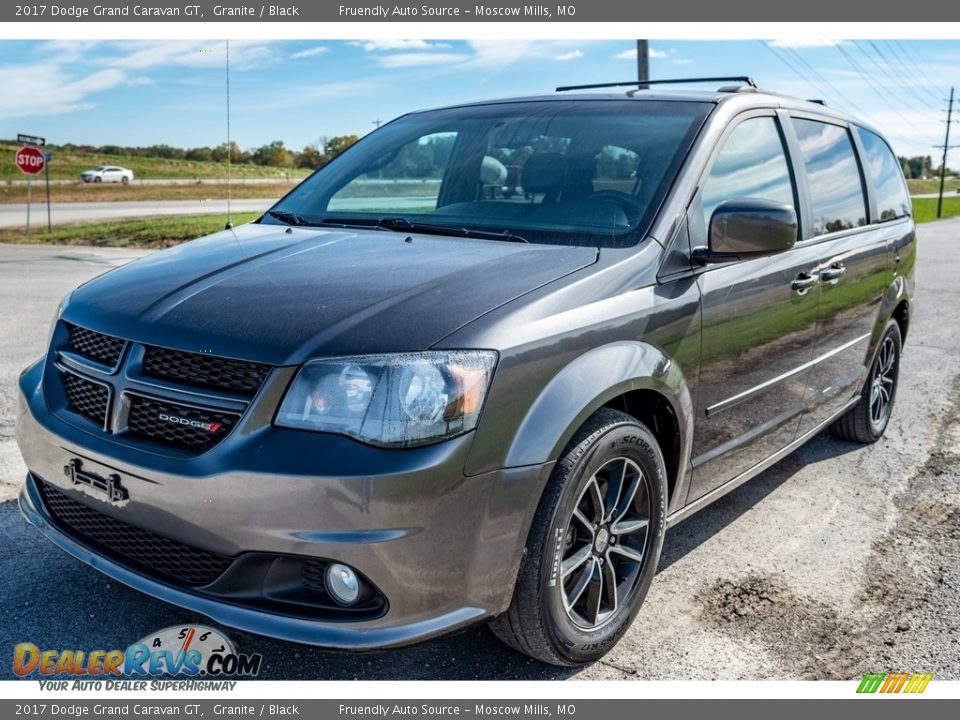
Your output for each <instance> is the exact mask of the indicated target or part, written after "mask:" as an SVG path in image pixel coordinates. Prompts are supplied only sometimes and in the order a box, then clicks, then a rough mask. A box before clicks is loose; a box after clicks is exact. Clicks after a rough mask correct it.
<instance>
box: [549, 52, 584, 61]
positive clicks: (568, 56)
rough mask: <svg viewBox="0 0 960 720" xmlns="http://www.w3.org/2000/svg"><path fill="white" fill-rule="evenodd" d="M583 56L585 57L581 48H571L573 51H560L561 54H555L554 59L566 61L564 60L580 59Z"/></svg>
mask: <svg viewBox="0 0 960 720" xmlns="http://www.w3.org/2000/svg"><path fill="white" fill-rule="evenodd" d="M582 57H583V53H582V52H580V51H579V50H571V51H569V52H563V53H560V54H559V55H554V56H553V59H554V60H560V61H564V60H579V59H580V58H582Z"/></svg>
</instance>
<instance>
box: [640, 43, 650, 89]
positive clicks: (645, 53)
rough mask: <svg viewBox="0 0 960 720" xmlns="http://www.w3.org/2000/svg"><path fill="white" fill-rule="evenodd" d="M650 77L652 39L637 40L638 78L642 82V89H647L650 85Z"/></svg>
mask: <svg viewBox="0 0 960 720" xmlns="http://www.w3.org/2000/svg"><path fill="white" fill-rule="evenodd" d="M649 79H650V41H649V40H637V80H638V81H639V83H640V89H641V90H646V89H647V88H649V87H650V86H649V85H647V80H649Z"/></svg>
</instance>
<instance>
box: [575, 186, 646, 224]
mask: <svg viewBox="0 0 960 720" xmlns="http://www.w3.org/2000/svg"><path fill="white" fill-rule="evenodd" d="M587 200H604V201H606V202H610V203H613V204H614V205H617V206H619V207H621V208H623V211H624V214H625V215H626V216H627V221H628V222H629V223H630V224H631V225H633V224H634V223H636V222H637V221H639V220H640V216H641V215H642V214H643V210H644V206H643V203H641V202H640V199H639V198H637V196H636V195H631V194H630V193H625V192H622V191H621V190H610V189H607V190H597V191H596V192H595V193H590V194H589V195H587Z"/></svg>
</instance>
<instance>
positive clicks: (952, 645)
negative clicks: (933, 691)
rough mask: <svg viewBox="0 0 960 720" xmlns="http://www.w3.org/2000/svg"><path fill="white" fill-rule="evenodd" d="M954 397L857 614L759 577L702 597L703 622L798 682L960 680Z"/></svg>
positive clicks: (876, 549) (959, 459)
mask: <svg viewBox="0 0 960 720" xmlns="http://www.w3.org/2000/svg"><path fill="white" fill-rule="evenodd" d="M951 399H952V402H951V406H950V410H949V411H948V412H947V413H946V414H945V415H944V416H943V419H942V420H941V422H940V423H939V427H938V428H937V430H936V434H937V441H936V442H935V443H934V448H935V449H934V450H933V451H932V452H931V453H930V455H929V456H928V458H927V460H926V462H925V463H924V464H923V465H922V466H921V467H919V468H918V469H917V470H916V471H915V472H914V473H913V475H912V476H911V477H910V479H909V481H908V483H907V485H906V487H905V489H904V491H903V492H901V493H899V494H898V495H897V496H896V498H894V500H893V502H894V506H895V508H896V511H897V519H896V521H895V523H894V525H893V527H892V528H891V530H890V531H889V532H888V533H886V534H885V535H884V536H883V537H881V538H879V539H877V540H876V541H875V542H874V543H873V544H872V547H871V552H870V554H869V556H868V557H867V558H865V568H866V570H867V572H866V577H867V582H866V583H865V585H864V586H863V588H862V589H861V592H860V593H859V595H858V599H859V601H860V603H859V605H858V606H857V607H856V609H855V611H853V612H850V611H847V612H846V613H845V614H841V612H839V611H838V610H837V609H835V608H833V607H830V606H828V605H826V604H824V603H823V602H821V601H820V600H818V599H817V598H814V597H800V596H798V595H796V594H795V593H794V592H793V591H791V589H790V588H789V587H787V586H786V585H785V584H784V583H783V582H782V581H781V580H779V579H778V578H776V577H774V576H770V575H764V574H757V573H754V574H750V575H747V576H745V577H741V578H737V579H725V580H723V581H720V582H718V583H716V584H714V585H713V586H712V587H711V588H708V589H707V590H705V591H704V592H703V593H701V594H700V596H698V598H697V600H698V606H699V608H700V612H699V618H698V619H699V622H700V623H701V624H703V625H706V626H708V627H711V628H715V629H718V630H720V631H722V632H724V634H727V635H731V636H733V637H735V638H737V639H738V640H742V641H743V642H747V643H754V644H761V645H762V646H763V647H764V649H765V650H766V651H767V652H769V653H771V654H772V655H774V656H776V657H777V658H778V659H780V660H781V661H782V663H783V665H784V668H785V670H787V671H788V672H789V673H791V674H795V675H796V676H798V677H803V678H808V679H831V678H833V679H851V678H855V677H857V676H859V675H860V674H862V673H865V672H888V671H893V670H905V671H915V672H919V671H928V672H933V673H934V675H935V677H937V678H939V679H958V678H960V676H958V669H957V658H958V657H960V629H958V627H957V623H956V618H957V617H960V448H958V447H956V445H957V441H956V437H957V435H958V430H960V378H958V379H957V381H956V382H955V383H954V390H953V392H952V394H951ZM891 472H894V470H891Z"/></svg>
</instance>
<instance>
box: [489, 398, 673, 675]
mask: <svg viewBox="0 0 960 720" xmlns="http://www.w3.org/2000/svg"><path fill="white" fill-rule="evenodd" d="M666 516H667V480H666V466H665V464H664V460H663V455H662V453H661V452H660V448H659V447H658V445H657V441H656V440H655V439H654V437H653V434H652V433H651V432H650V431H649V430H648V429H647V428H646V427H645V426H644V425H642V424H641V423H639V422H637V421H636V420H635V419H634V418H633V417H631V416H630V415H627V414H625V413H622V412H618V411H616V410H611V409H608V408H603V409H601V410H599V411H597V412H596V413H595V414H594V415H592V416H591V417H590V418H589V419H588V420H587V422H586V423H585V424H584V425H583V427H582V428H581V429H580V430H579V431H578V432H577V434H576V435H575V436H574V437H573V439H572V440H571V441H570V443H569V444H568V445H567V448H566V450H565V451H564V453H563V456H562V457H561V458H560V460H559V462H558V463H557V465H556V467H555V468H554V471H553V474H552V475H551V476H550V480H549V481H548V483H547V487H546V489H545V490H544V493H543V496H542V498H541V500H540V505H539V507H538V509H537V514H536V516H535V517H534V520H533V524H532V526H531V528H530V534H529V537H528V540H527V547H526V549H525V551H524V556H523V559H522V560H521V565H520V572H519V575H518V578H517V584H516V587H515V589H514V594H513V600H512V602H511V604H510V607H509V608H508V609H507V611H506V612H505V613H504V614H503V615H501V616H499V617H497V618H495V619H494V620H493V621H492V622H491V629H492V630H493V632H494V634H496V635H497V637H498V638H500V639H501V640H502V641H503V642H505V643H506V644H508V645H510V646H511V647H513V648H514V649H516V650H518V651H520V652H522V653H524V654H526V655H529V656H531V657H533V658H536V659H538V660H541V661H543V662H545V663H550V664H552V665H561V666H576V665H582V664H585V663H589V662H592V661H594V660H597V659H599V658H600V657H602V656H603V655H605V654H606V653H607V652H608V651H609V650H610V649H611V648H612V647H613V646H614V645H615V644H616V643H617V641H618V640H620V638H621V637H622V636H623V634H624V633H625V632H626V631H627V629H628V628H629V627H630V624H631V622H632V621H633V618H634V617H635V616H636V614H637V611H638V610H639V609H640V606H641V605H642V604H643V600H644V598H645V597H646V595H647V591H648V590H649V589H650V583H651V582H653V576H654V574H655V573H656V570H657V563H658V562H659V559H660V551H661V549H662V548H663V537H664V534H665V532H666ZM578 590H579V594H578Z"/></svg>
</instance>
